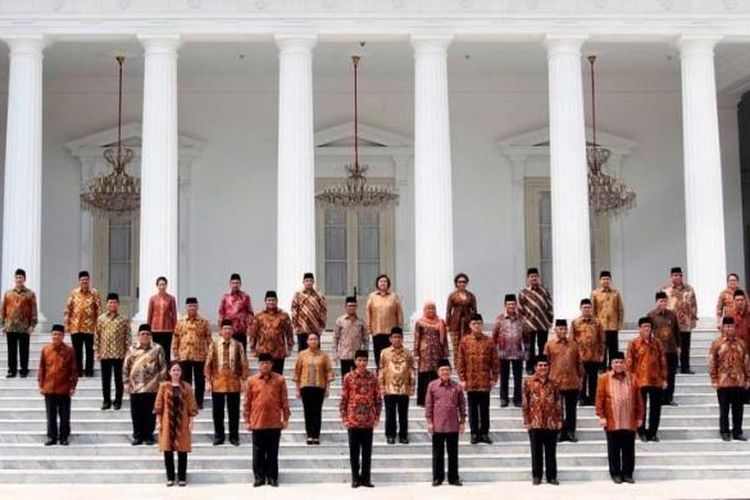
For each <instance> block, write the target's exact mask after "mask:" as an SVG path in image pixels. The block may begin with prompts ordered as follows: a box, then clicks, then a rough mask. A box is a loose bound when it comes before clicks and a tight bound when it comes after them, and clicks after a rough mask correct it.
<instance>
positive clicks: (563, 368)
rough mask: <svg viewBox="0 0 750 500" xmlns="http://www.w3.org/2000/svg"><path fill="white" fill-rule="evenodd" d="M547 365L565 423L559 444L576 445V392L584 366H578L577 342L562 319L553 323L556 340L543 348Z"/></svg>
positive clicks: (579, 361)
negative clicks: (555, 387)
mask: <svg viewBox="0 0 750 500" xmlns="http://www.w3.org/2000/svg"><path fill="white" fill-rule="evenodd" d="M544 354H546V355H547V358H548V359H549V365H550V377H551V378H552V380H554V381H555V382H556V383H557V387H558V389H560V397H561V398H562V400H563V403H564V405H565V424H564V425H563V428H562V430H561V432H560V438H559V440H560V441H572V442H574V443H575V442H577V441H578V438H577V437H576V419H577V412H578V408H577V405H578V392H579V391H580V390H581V381H582V380H583V374H584V370H583V363H581V355H580V348H579V346H578V343H577V342H576V341H575V340H574V339H572V338H571V336H570V335H568V322H567V321H566V320H564V319H558V320H557V321H555V338H553V339H550V340H549V341H548V342H547V345H546V346H544Z"/></svg>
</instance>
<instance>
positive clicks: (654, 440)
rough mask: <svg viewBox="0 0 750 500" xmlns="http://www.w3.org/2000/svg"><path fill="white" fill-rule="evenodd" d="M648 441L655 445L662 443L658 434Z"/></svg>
mask: <svg viewBox="0 0 750 500" xmlns="http://www.w3.org/2000/svg"><path fill="white" fill-rule="evenodd" d="M648 440H649V441H653V442H654V443H658V442H659V441H661V439H659V436H657V435H656V434H654V435H653V436H651V437H650V438H648Z"/></svg>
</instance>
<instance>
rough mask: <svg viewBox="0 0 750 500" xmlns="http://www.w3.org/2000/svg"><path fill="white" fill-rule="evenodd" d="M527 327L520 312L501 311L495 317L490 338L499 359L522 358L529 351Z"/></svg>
mask: <svg viewBox="0 0 750 500" xmlns="http://www.w3.org/2000/svg"><path fill="white" fill-rule="evenodd" d="M529 334H530V332H529V327H528V326H527V325H526V321H525V320H524V318H523V316H522V315H521V314H516V315H515V316H510V315H509V314H508V313H503V314H501V315H500V316H498V317H497V319H495V327H494V328H493V329H492V339H493V341H494V342H495V345H497V353H498V356H500V359H524V358H525V357H526V353H528V352H529V343H530V341H531V339H530V335H529Z"/></svg>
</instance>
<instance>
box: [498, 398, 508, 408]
mask: <svg viewBox="0 0 750 500" xmlns="http://www.w3.org/2000/svg"><path fill="white" fill-rule="evenodd" d="M508 404H509V401H508V400H507V399H501V400H500V408H505V407H506V406H508Z"/></svg>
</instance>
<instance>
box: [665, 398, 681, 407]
mask: <svg viewBox="0 0 750 500" xmlns="http://www.w3.org/2000/svg"><path fill="white" fill-rule="evenodd" d="M667 404H668V405H669V406H679V405H678V404H677V401H675V400H674V399H673V400H672V401H670V402H669V403H667Z"/></svg>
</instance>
